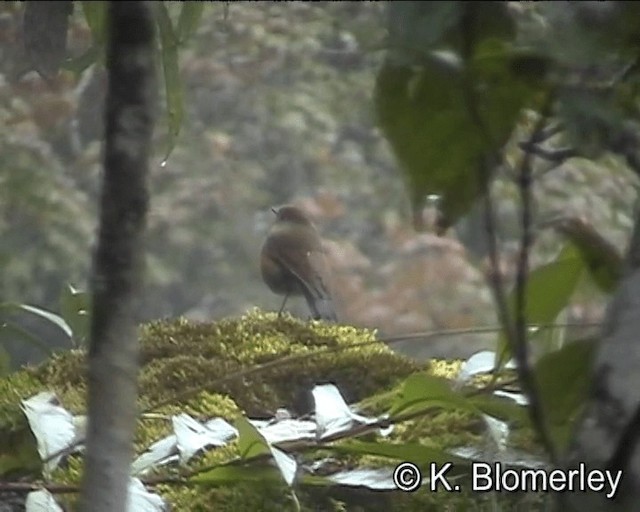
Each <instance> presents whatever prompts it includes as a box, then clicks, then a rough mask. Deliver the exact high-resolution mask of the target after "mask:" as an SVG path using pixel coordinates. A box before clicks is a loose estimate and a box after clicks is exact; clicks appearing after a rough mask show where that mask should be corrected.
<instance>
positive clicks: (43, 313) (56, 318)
mask: <svg viewBox="0 0 640 512" xmlns="http://www.w3.org/2000/svg"><path fill="white" fill-rule="evenodd" d="M18 308H19V309H22V310H23V311H27V312H29V313H33V314H34V315H36V316H39V317H40V318H44V319H45V320H47V321H48V322H49V323H51V324H53V325H55V326H57V327H59V328H60V329H61V330H62V331H64V333H65V334H66V335H67V336H68V337H69V338H71V337H72V336H73V332H72V331H71V327H69V324H67V322H65V321H64V318H62V317H61V316H60V315H56V314H55V313H52V312H51V311H47V310H46V309H42V308H38V307H35V306H30V305H29V304H19V305H18Z"/></svg>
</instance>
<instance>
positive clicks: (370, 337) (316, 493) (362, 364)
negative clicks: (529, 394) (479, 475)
mask: <svg viewBox="0 0 640 512" xmlns="http://www.w3.org/2000/svg"><path fill="white" fill-rule="evenodd" d="M367 342H370V343H367ZM140 347H141V350H140V364H141V370H140V378H139V383H140V395H139V406H140V409H141V416H140V421H139V423H138V428H137V431H136V437H135V444H136V453H138V454H139V453H142V452H143V451H144V450H145V448H147V447H148V446H149V444H151V443H152V442H154V441H156V440H158V439H159V438H161V437H163V436H165V435H168V434H169V433H170V431H171V421H170V416H171V415H172V414H177V413H180V412H186V413H188V414H190V415H192V416H194V417H195V418H197V419H200V420H206V419H209V418H211V417H216V416H221V417H223V418H225V419H226V420H227V421H229V422H231V423H233V421H234V419H235V418H237V417H238V416H240V415H242V414H245V415H246V416H248V417H250V418H269V417H272V416H273V415H274V413H275V412H276V410H277V409H278V408H281V407H285V408H287V409H288V410H289V411H291V412H292V413H293V414H294V415H295V416H298V415H304V414H307V413H309V412H311V411H312V406H313V404H312V399H311V394H310V390H311V389H312V387H313V386H314V385H315V384H320V383H329V382H331V383H334V384H335V385H336V386H337V387H338V388H339V389H340V392H341V393H342V395H343V397H344V398H345V400H346V401H347V402H348V403H357V402H361V403H362V410H361V413H363V414H369V415H379V414H383V413H384V412H386V410H388V406H389V399H390V398H391V397H392V396H393V392H392V390H394V389H396V388H397V386H398V385H400V384H401V382H402V381H403V380H404V379H405V378H406V377H408V376H409V375H411V374H413V373H416V372H427V373H429V374H435V375H438V376H443V377H450V376H451V375H452V374H455V372H456V371H457V369H458V368H459V364H460V363H459V362H458V363H451V362H438V361H434V362H432V363H431V364H429V365H425V364H423V363H418V362H415V361H412V360H410V359H408V358H406V357H405V356H402V355H399V354H398V353H396V352H394V351H393V350H391V349H390V348H389V347H387V346H386V345H385V344H384V343H382V342H379V341H376V339H375V333H374V332H373V331H370V330H365V329H358V328H355V327H351V326H344V325H331V324H325V323H321V322H304V321H301V320H298V319H294V318H292V317H291V316H288V315H284V316H282V317H278V316H277V315H275V314H273V313H265V312H262V311H259V310H254V311H251V312H249V313H248V314H246V315H245V316H242V317H238V318H227V319H223V320H221V321H218V322H212V323H195V322H191V321H188V320H186V319H175V320H162V321H156V322H152V323H149V324H146V325H143V326H142V327H141V328H140ZM278 360H280V361H281V363H275V361H278ZM261 365H262V366H261ZM43 390H50V391H53V392H55V393H56V395H57V396H58V398H59V399H60V401H61V403H62V404H63V405H64V406H65V407H66V408H67V409H69V410H70V411H71V412H73V413H74V414H82V413H84V411H85V402H84V397H85V392H86V367H85V353H84V351H82V350H73V351H68V352H63V353H58V354H56V355H55V356H53V357H52V358H51V359H50V360H48V361H47V362H45V363H43V364H42V365H40V366H37V367H32V368H26V369H24V370H22V371H20V372H17V373H14V374H12V375H10V376H9V377H7V378H6V379H4V380H0V429H2V435H1V436H0V439H9V438H10V439H12V443H13V446H23V445H24V446H25V447H29V446H32V445H33V443H32V437H29V436H30V432H29V431H28V429H25V426H26V421H25V420H23V415H22V413H21V411H20V407H19V401H20V400H21V399H24V398H28V397H30V396H32V395H34V394H36V393H38V392H40V391H43ZM371 397H377V399H376V398H373V399H372V398H371ZM364 399H366V400H364ZM482 432H483V426H482V424H481V421H480V419H479V417H478V416H477V415H473V414H471V413H469V412H465V411H458V410H455V409H434V410H433V411H432V412H430V413H429V414H427V415H425V416H423V417H421V418H418V419H416V420H414V421H411V422H407V423H403V424H400V425H397V426H396V428H395V429H394V431H393V433H392V434H391V435H390V436H389V437H388V438H387V439H386V441H388V442H394V443H403V442H413V443H422V444H425V443H428V444H429V446H437V447H440V448H448V447H455V446H462V445H468V444H470V443H477V442H479V441H480V440H481V438H482ZM10 436H13V437H10ZM16 438H17V439H24V440H25V441H22V443H18V442H17V441H16ZM377 439H379V436H376V435H374V434H367V435H366V436H361V437H360V438H359V440H361V441H376V440H377ZM0 446H1V447H2V453H1V454H0V464H2V466H0V470H2V473H0V475H1V474H4V475H5V476H7V475H17V474H20V475H21V476H24V475H31V476H32V477H33V476H34V475H35V474H36V473H37V469H38V466H37V463H36V462H37V459H36V458H35V457H34V453H33V450H31V451H29V450H28V449H26V448H25V452H26V453H27V455H26V456H25V455H21V456H20V457H18V456H17V455H16V456H15V457H13V460H11V461H10V460H9V459H11V452H12V445H11V444H7V443H4V444H2V445H0ZM312 452H313V453H310V452H305V457H306V460H312V459H318V458H324V457H327V456H329V457H332V458H335V461H336V462H335V464H336V467H338V468H340V469H352V468H356V467H361V466H367V467H371V466H374V467H375V466H376V465H378V466H381V465H384V466H392V465H393V464H394V461H393V460H392V459H383V458H381V457H374V456H370V455H368V456H361V455H354V454H346V453H345V452H333V451H332V449H331V447H330V446H328V447H326V448H325V449H322V450H319V451H313V450H312ZM237 455H238V451H237V446H236V443H235V442H234V443H231V444H230V445H228V446H226V447H224V448H219V449H215V450H211V451H209V452H208V453H206V454H204V455H202V456H198V457H195V458H194V459H192V461H190V462H189V464H188V467H175V466H173V467H165V468H161V469H159V470H156V471H155V472H154V473H153V474H150V475H145V478H147V477H148V478H152V479H154V478H161V477H168V476H173V477H178V479H179V480H180V482H178V483H175V482H172V483H166V482H165V483H163V484H158V485H155V486H151V488H153V489H155V491H156V492H158V493H160V494H161V495H162V496H163V497H164V498H165V499H167V500H168V501H169V502H170V503H171V504H172V506H173V510H181V511H192V510H193V511H205V510H217V511H218V510H222V511H226V510H228V511H232V510H233V511H242V510H264V511H271V510H274V511H276V510H277V511H278V512H281V511H282V510H295V507H294V501H293V499H292V497H291V490H290V489H288V488H287V487H286V486H284V484H280V483H278V482H277V480H276V481H275V483H274V482H260V481H255V482H250V483H246V482H244V483H242V482H235V483H229V484H225V485H219V486H211V485H207V484H206V482H205V483H200V484H196V483H193V482H188V481H187V479H186V478H185V475H187V474H191V473H193V472H194V471H197V470H198V469H201V468H209V467H212V466H215V465H219V464H221V463H224V462H226V461H229V460H231V459H233V458H236V457H237ZM3 456H4V457H5V459H3V458H2V457H3ZM25 458H26V460H27V461H30V462H25ZM34 461H35V462H34ZM11 464H13V466H12V465H11ZM265 464H266V463H265ZM7 468H11V471H6V469H7ZM16 469H19V471H16ZM81 471H82V463H81V460H80V459H79V458H77V457H75V456H74V457H72V458H71V460H70V461H69V462H68V463H67V464H66V466H65V467H63V468H59V469H57V470H55V472H54V473H53V475H52V477H51V479H52V480H53V481H55V482H56V483H67V484H77V483H78V482H79V479H80V475H81ZM295 490H296V496H297V498H298V499H299V500H300V505H301V508H302V510H304V511H307V510H308V511H311V510H322V511H324V510H327V511H333V510H335V511H339V510H353V511H360V510H363V511H364V510H367V511H368V510H373V511H375V510H402V511H404V510H407V511H409V510H420V511H423V510H443V508H442V506H444V504H445V503H448V504H449V505H452V506H455V507H462V508H455V509H450V510H465V509H466V505H464V503H471V502H472V501H473V500H472V498H473V497H472V496H471V495H469V494H465V493H459V494H458V495H455V496H452V495H446V494H445V493H442V492H440V493H437V494H431V493H429V492H428V491H426V490H424V491H423V490H420V491H419V492H417V493H413V494H403V493H401V492H399V491H398V492H384V493H382V492H375V491H370V490H366V489H361V488H347V487H337V486H331V487H328V486H316V485H307V484H305V483H302V484H300V485H299V486H297V487H296V489H295ZM67 499H68V500H73V497H71V498H67ZM505 510H506V509H505Z"/></svg>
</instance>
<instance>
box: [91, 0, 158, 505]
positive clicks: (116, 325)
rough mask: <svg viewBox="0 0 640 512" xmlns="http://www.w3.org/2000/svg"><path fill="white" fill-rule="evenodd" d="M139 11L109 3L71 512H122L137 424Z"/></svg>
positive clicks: (146, 79)
mask: <svg viewBox="0 0 640 512" xmlns="http://www.w3.org/2000/svg"><path fill="white" fill-rule="evenodd" d="M154 36H155V34H154V25H153V20H152V16H151V12H150V6H149V5H148V4H147V2H135V1H130V2H110V4H109V42H108V47H107V69H108V74H109V79H108V93H107V101H106V133H105V137H106V140H105V148H104V162H105V163H104V166H105V168H104V179H103V188H102V198H101V213H100V227H99V236H98V244H97V249H96V253H95V258H94V268H93V280H92V293H93V305H92V323H91V344H90V348H89V403H88V409H89V424H88V430H87V452H86V465H85V471H84V480H83V484H82V494H81V498H80V502H81V508H80V509H81V510H84V511H91V512H107V511H109V512H116V511H124V510H125V509H126V505H127V487H128V484H129V471H130V464H131V458H132V450H133V449H132V441H133V433H134V428H135V421H136V416H137V410H136V397H137V374H138V341H137V333H136V323H135V317H136V310H137V307H138V301H139V299H140V297H139V293H140V287H141V283H142V266H143V234H144V229H145V223H146V213H147V204H148V192H147V174H148V166H149V164H148V159H149V152H150V145H151V135H152V130H153V118H154V110H155V103H154V100H155V93H156V88H155V74H154V66H153V51H154Z"/></svg>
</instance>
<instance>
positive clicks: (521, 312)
mask: <svg viewBox="0 0 640 512" xmlns="http://www.w3.org/2000/svg"><path fill="white" fill-rule="evenodd" d="M551 104H552V95H549V97H548V98H547V101H546V103H545V105H544V107H543V109H542V113H541V115H540V117H539V119H538V121H537V123H536V125H535V127H534V129H533V131H532V135H531V139H534V138H535V137H537V136H538V135H537V133H538V132H539V131H541V130H542V129H543V128H544V124H545V122H546V120H547V117H548V111H549V110H550V109H551ZM531 158H532V153H531V152H525V153H524V157H523V158H522V163H521V165H520V173H519V174H520V187H519V189H520V198H521V204H522V217H521V218H522V236H521V240H520V253H519V257H518V265H517V271H516V285H515V338H513V345H512V348H513V355H514V357H515V359H516V363H517V371H518V377H519V378H520V381H521V385H522V388H523V390H524V391H525V393H526V395H527V397H528V398H529V407H528V410H529V415H530V417H531V421H532V423H533V425H534V426H535V427H536V430H537V431H538V435H539V436H540V440H541V441H542V444H543V445H544V447H545V449H546V450H547V452H548V453H549V456H550V457H551V460H552V461H553V462H554V463H555V462H556V461H557V451H556V447H555V445H554V444H553V441H552V439H551V435H550V434H549V429H548V427H547V423H546V419H545V417H544V411H543V408H542V404H541V402H540V397H539V396H538V392H537V385H536V382H535V376H534V373H533V370H532V368H531V367H530V366H529V355H528V339H527V281H528V276H529V251H530V250H531V245H532V241H533V235H532V231H531V225H532V196H531V177H532V170H531Z"/></svg>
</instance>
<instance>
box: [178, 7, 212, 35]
mask: <svg viewBox="0 0 640 512" xmlns="http://www.w3.org/2000/svg"><path fill="white" fill-rule="evenodd" d="M205 5H206V3H205V2H185V3H183V4H182V10H181V11H180V18H179V19H178V30H177V34H176V35H177V37H178V42H179V43H180V44H183V43H184V42H185V41H186V40H187V39H189V37H191V34H193V33H194V32H195V30H196V28H197V27H198V23H199V22H200V18H202V11H204V7H205Z"/></svg>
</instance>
